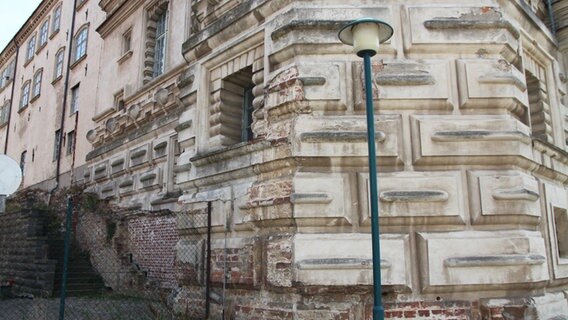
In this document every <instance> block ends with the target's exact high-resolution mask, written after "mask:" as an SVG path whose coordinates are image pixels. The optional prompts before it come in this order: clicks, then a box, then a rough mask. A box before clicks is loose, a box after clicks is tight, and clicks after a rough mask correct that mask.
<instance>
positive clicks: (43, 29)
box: [39, 20, 49, 47]
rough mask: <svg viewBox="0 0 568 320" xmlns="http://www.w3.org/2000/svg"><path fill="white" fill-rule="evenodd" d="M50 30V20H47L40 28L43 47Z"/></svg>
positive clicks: (40, 40) (40, 39)
mask: <svg viewBox="0 0 568 320" xmlns="http://www.w3.org/2000/svg"><path fill="white" fill-rule="evenodd" d="M48 30H49V20H46V21H45V22H44V23H43V24H42V25H41V28H40V29H39V46H40V47H43V46H45V45H46V44H47V33H48Z"/></svg>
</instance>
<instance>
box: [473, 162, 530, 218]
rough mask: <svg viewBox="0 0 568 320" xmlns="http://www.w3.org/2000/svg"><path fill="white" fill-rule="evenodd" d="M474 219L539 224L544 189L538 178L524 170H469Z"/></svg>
mask: <svg viewBox="0 0 568 320" xmlns="http://www.w3.org/2000/svg"><path fill="white" fill-rule="evenodd" d="M469 185H470V197H469V201H470V207H471V212H472V222H473V223H479V224H512V223H519V224H522V223H525V224H527V223H528V224H538V223H539V221H540V205H541V204H540V198H541V196H540V191H539V188H538V182H537V180H536V179H535V178H534V177H532V176H529V175H527V174H525V173H522V172H514V171H504V172H503V171H502V172H495V171H471V172H469Z"/></svg>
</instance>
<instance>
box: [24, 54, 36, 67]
mask: <svg viewBox="0 0 568 320" xmlns="http://www.w3.org/2000/svg"><path fill="white" fill-rule="evenodd" d="M34 56H35V54H34ZM32 61H34V57H31V58H29V59H26V62H24V68H25V67H27V66H28V64H30V63H31V62H32Z"/></svg>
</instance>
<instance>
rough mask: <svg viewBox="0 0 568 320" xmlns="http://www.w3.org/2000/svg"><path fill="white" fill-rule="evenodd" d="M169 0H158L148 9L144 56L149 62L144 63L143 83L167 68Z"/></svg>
mask: <svg viewBox="0 0 568 320" xmlns="http://www.w3.org/2000/svg"><path fill="white" fill-rule="evenodd" d="M168 3H169V2H168V1H167V0H158V1H156V4H155V5H154V6H152V7H151V8H150V9H149V10H148V15H147V16H148V23H147V28H146V35H148V36H147V39H146V41H145V44H146V49H145V51H144V56H145V57H147V58H148V63H147V64H144V70H143V83H144V84H146V83H148V82H150V81H152V79H154V78H156V77H158V76H160V75H161V74H163V73H164V72H165V69H166V60H167V59H166V55H167V35H168Z"/></svg>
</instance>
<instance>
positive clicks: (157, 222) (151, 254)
mask: <svg viewBox="0 0 568 320" xmlns="http://www.w3.org/2000/svg"><path fill="white" fill-rule="evenodd" d="M126 226H127V232H128V243H127V247H128V251H129V253H132V255H133V260H134V263H137V264H138V265H139V266H140V268H141V269H142V270H143V271H146V272H147V273H148V280H150V281H156V282H158V283H159V286H160V287H164V288H173V287H176V286H177V280H176V276H175V268H174V261H175V246H176V244H177V242H178V240H179V235H178V232H177V229H176V220H175V216H174V215H173V214H151V213H146V214H144V215H133V216H129V218H128V219H127V222H126Z"/></svg>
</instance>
